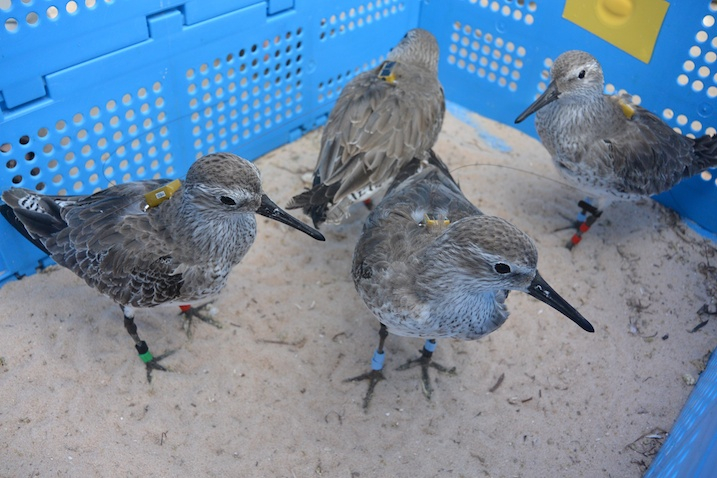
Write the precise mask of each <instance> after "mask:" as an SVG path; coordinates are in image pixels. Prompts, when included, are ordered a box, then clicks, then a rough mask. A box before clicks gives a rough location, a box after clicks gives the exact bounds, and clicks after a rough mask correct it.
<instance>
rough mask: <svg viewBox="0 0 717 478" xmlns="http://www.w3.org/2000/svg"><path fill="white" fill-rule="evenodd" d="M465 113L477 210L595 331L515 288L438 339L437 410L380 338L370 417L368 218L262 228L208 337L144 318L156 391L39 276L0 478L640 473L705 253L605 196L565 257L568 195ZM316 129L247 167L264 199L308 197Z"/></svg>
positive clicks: (464, 179)
mask: <svg viewBox="0 0 717 478" xmlns="http://www.w3.org/2000/svg"><path fill="white" fill-rule="evenodd" d="M459 116H461V117H463V121H461V120H458V119H457V118H456V116H454V115H451V114H449V115H448V116H447V118H446V123H445V126H444V130H443V132H442V133H441V137H440V139H439V141H438V144H437V146H436V150H437V152H438V153H439V155H440V156H441V157H442V158H443V159H444V160H445V161H446V163H447V164H448V165H449V166H450V168H451V169H452V170H453V173H454V176H455V177H456V178H457V179H458V180H459V182H460V183H461V185H462V187H463V190H464V192H465V193H466V195H467V196H468V197H469V198H470V199H471V200H472V201H473V202H474V203H475V204H476V205H478V206H479V207H480V208H481V209H482V210H483V211H484V212H485V213H487V214H492V215H498V216H502V217H504V218H506V219H508V220H510V221H511V222H512V223H513V224H515V225H517V226H518V227H520V228H521V229H523V230H524V231H525V232H527V233H528V234H530V235H531V236H532V237H533V238H534V239H535V241H536V243H537V246H538V250H539V253H540V258H539V262H538V264H539V268H540V271H541V274H542V275H543V277H544V278H545V279H546V280H547V281H548V282H549V283H550V284H551V285H552V286H553V287H554V288H555V289H556V290H557V291H558V292H559V293H560V294H561V295H562V296H563V297H565V298H566V299H567V300H569V301H570V302H571V303H572V304H573V305H574V306H576V307H577V308H578V309H579V310H580V311H581V312H582V314H583V315H584V316H585V317H586V318H588V319H589V320H590V321H591V322H592V323H593V325H594V326H595V328H596V332H595V333H594V334H588V333H585V332H583V331H582V330H581V329H579V328H578V327H577V326H575V324H573V323H572V322H570V321H569V320H567V319H566V318H564V317H562V316H560V315H559V314H558V313H557V312H555V311H553V310H552V309H549V308H548V307H547V306H545V305H544V304H542V303H541V302H538V301H536V300H534V299H532V298H531V297H528V296H527V295H525V294H520V293H517V292H516V293H512V294H511V295H510V297H509V298H508V305H509V308H510V310H511V317H510V318H509V320H508V321H507V322H506V324H505V325H504V326H503V327H502V328H501V329H499V330H498V331H496V332H495V333H493V334H492V335H490V336H488V337H486V338H484V339H482V340H480V341H476V342H461V341H453V340H442V341H439V343H438V349H437V351H436V354H435V360H436V361H439V362H441V363H443V364H446V365H455V366H456V367H457V369H458V373H457V375H456V376H442V375H438V374H435V373H434V375H433V380H434V388H435V391H434V394H433V398H432V400H431V401H428V400H426V398H425V397H424V396H423V394H422V393H421V386H420V380H419V375H420V372H419V370H417V369H412V370H409V371H401V372H399V371H396V370H395V368H396V367H397V366H398V365H399V364H402V363H404V362H405V361H406V360H407V359H409V358H413V357H415V356H417V354H418V349H420V347H421V346H422V341H421V340H419V339H408V338H402V337H397V336H391V337H389V339H388V341H387V359H386V370H385V374H386V376H387V380H386V381H384V382H381V383H380V384H379V385H378V386H377V389H376V395H375V397H374V399H373V402H372V404H371V407H370V409H369V411H368V413H366V412H364V410H363V409H362V408H361V400H362V397H363V395H364V392H365V388H366V383H365V382H364V383H345V382H344V379H345V378H347V377H352V376H355V375H357V374H359V373H362V372H364V371H366V370H368V367H369V360H370V357H371V354H372V352H373V349H374V348H375V346H376V344H377V339H378V334H377V331H378V322H377V321H376V320H375V319H374V318H373V316H372V315H371V314H370V312H369V311H368V309H366V308H365V306H364V305H363V303H362V302H361V300H360V298H359V297H358V295H357V293H356V292H355V290H354V287H353V283H352V281H351V278H350V275H349V271H350V263H351V255H352V252H353V247H354V244H355V242H356V238H357V237H358V234H359V232H360V229H361V224H362V221H363V219H364V218H365V216H366V212H365V210H364V209H363V208H362V207H358V208H356V209H355V214H354V215H353V216H352V218H351V221H350V222H349V223H347V224H345V225H343V226H340V227H333V228H332V227H324V228H323V230H324V232H325V233H326V236H327V242H326V243H320V242H316V241H313V240H311V239H310V238H308V237H307V236H304V235H302V234H300V233H298V232H296V231H294V230H291V229H289V228H287V227H285V226H283V225H280V224H277V223H275V222H273V221H269V220H268V219H264V218H260V219H259V220H258V222H259V232H258V238H257V242H256V243H255V244H254V246H253V248H252V249H251V251H250V252H249V254H248V255H247V257H246V258H245V259H244V261H243V262H242V263H241V264H240V265H239V266H237V267H236V268H235V269H234V272H233V274H232V276H231V278H230V280H229V284H228V286H227V287H226V289H225V290H224V291H223V293H222V294H221V295H220V296H219V297H218V298H217V300H216V301H215V302H214V305H215V307H216V309H217V311H216V317H217V319H218V320H219V321H220V322H221V323H222V324H223V328H221V329H216V328H214V327H212V326H209V325H206V324H198V325H196V326H195V327H194V328H193V337H192V338H188V337H187V335H186V334H185V332H184V331H183V330H182V321H181V319H180V317H178V315H177V312H178V311H177V310H176V309H174V308H168V307H167V308H163V307H159V308H155V309H147V310H140V311H138V313H137V323H138V327H139V330H140V334H141V335H142V337H143V338H144V339H146V340H147V341H148V342H149V344H150V346H151V347H152V349H153V350H154V351H155V353H161V352H163V351H165V350H169V349H177V352H176V353H175V354H174V355H172V356H171V357H169V358H167V359H166V361H165V362H164V364H165V365H167V366H168V367H170V368H171V370H172V373H155V377H154V380H153V381H152V383H151V384H148V383H147V381H146V379H145V372H144V367H143V366H142V364H141V362H140V361H139V360H138V358H137V356H136V353H135V351H134V348H133V347H132V342H131V339H130V338H129V337H128V336H127V334H126V332H125V330H124V327H123V326H122V320H121V318H122V316H121V313H120V310H119V308H118V307H117V306H116V305H115V304H114V303H113V302H112V301H111V300H109V299H107V298H106V297H104V296H102V295H100V294H99V293H97V292H96V291H94V290H92V289H90V288H89V287H87V286H85V284H84V282H83V281H81V280H80V279H78V278H77V277H75V276H74V275H73V274H72V273H70V272H68V271H67V270H64V269H60V268H57V267H53V268H50V269H48V270H47V271H45V272H43V273H40V274H36V275H33V276H31V277H27V278H26V279H24V280H22V281H18V282H13V283H10V284H7V285H6V286H4V287H3V288H2V289H0V303H1V304H2V308H0V356H1V357H2V364H1V365H0V438H1V439H0V476H2V477H25V476H40V477H42V476H85V477H94V476H137V477H140V476H141V477H144V476H221V477H225V476H248V477H253V476H272V477H273V476H276V477H313V476H328V477H374V476H376V477H378V476H381V477H385V476H396V477H418V476H421V477H423V476H425V477H432V476H454V477H463V476H465V477H479V476H489V477H539V476H554V477H575V476H586V477H600V476H610V477H636V476H640V475H641V473H642V472H643V471H644V469H645V467H646V466H647V465H649V463H650V461H651V460H652V458H653V456H654V454H655V453H656V451H657V450H658V449H659V447H660V445H661V443H662V442H663V441H664V438H661V437H664V435H665V433H666V431H669V430H670V428H671V427H672V425H673V423H674V421H675V419H676V417H677V414H678V413H679V411H680V410H681V408H682V406H683V404H684V402H685V400H686V399H687V397H688V395H689V393H690V391H691V389H692V385H691V383H692V382H691V380H694V379H696V378H697V377H698V374H699V371H700V362H701V361H702V360H703V359H704V358H705V357H706V354H708V352H709V351H710V350H711V349H713V348H714V347H715V344H716V343H717V320H710V321H709V323H708V324H707V325H705V326H704V327H702V328H700V329H699V330H698V331H696V332H691V330H692V329H693V328H695V326H697V325H698V324H700V323H701V322H703V321H705V320H706V319H708V318H709V316H707V315H700V314H698V310H700V308H701V307H702V306H703V305H704V304H711V305H712V306H713V307H714V304H715V296H716V294H715V292H716V291H717V274H716V273H715V270H714V269H713V268H712V267H714V266H715V265H717V256H716V250H717V249H716V246H715V244H714V243H712V242H710V241H708V240H706V239H704V238H702V237H701V236H699V235H698V234H696V233H695V232H693V231H692V230H690V229H689V228H688V227H687V226H685V225H684V223H682V222H681V221H680V220H679V218H678V217H677V216H676V215H675V214H674V213H672V212H670V211H668V210H666V209H665V208H663V207H662V206H660V205H659V204H657V203H655V202H653V201H642V202H641V203H616V204H614V205H613V206H611V207H610V208H609V209H608V210H607V211H606V212H605V214H604V215H603V217H602V218H601V219H600V221H598V223H597V224H596V225H595V227H594V228H593V229H592V230H590V231H589V232H588V234H587V235H586V237H585V240H584V241H583V242H582V243H581V244H580V245H579V246H578V247H577V248H576V249H575V250H574V251H572V252H570V251H568V250H567V249H566V248H565V247H564V244H565V243H566V242H567V240H568V239H569V237H570V235H571V232H570V231H568V230H562V231H558V230H559V229H561V228H563V227H566V226H568V225H569V223H570V222H571V220H572V219H573V218H574V216H575V214H576V212H577V210H576V209H577V208H576V202H577V200H578V199H580V198H582V195H581V193H580V192H578V191H575V190H573V189H571V188H568V187H566V186H564V185H562V184H560V183H559V182H556V180H557V179H558V175H557V173H556V172H555V170H554V169H553V166H552V163H551V162H550V159H549V157H548V154H547V152H546V151H545V150H544V149H543V148H542V146H540V144H539V143H538V142H537V141H535V140H534V139H532V138H529V137H527V136H525V135H523V134H521V133H519V132H517V131H515V130H513V129H511V128H509V127H507V126H503V125H500V124H496V123H494V122H491V121H488V120H485V119H483V118H481V117H479V116H477V115H473V114H459ZM319 139H320V131H314V132H312V133H310V134H308V135H307V136H305V137H304V138H302V139H301V140H299V141H297V142H295V143H293V144H290V145H287V146H285V147H282V148H280V149H277V150H276V151H273V152H272V153H270V154H268V155H266V156H265V157H263V158H261V159H259V160H258V161H257V164H258V166H259V168H260V169H261V170H262V171H263V176H264V188H265V190H266V192H267V193H268V194H269V195H270V196H271V197H272V198H273V199H274V200H275V201H276V202H277V203H279V204H282V205H283V204H286V202H287V200H288V199H289V197H290V196H291V195H292V194H294V193H296V192H298V191H300V190H302V188H303V187H304V183H303V182H302V175H305V173H307V172H308V171H310V170H312V169H313V166H314V161H315V158H316V156H317V153H318V149H319ZM239 153H240V152H239ZM490 165H497V166H490ZM299 217H301V218H302V219H306V218H305V217H303V216H301V215H300V213H299ZM556 231H557V232H556ZM646 435H647V436H648V437H646V438H642V437H644V436H646Z"/></svg>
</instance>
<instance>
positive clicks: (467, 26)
mask: <svg viewBox="0 0 717 478" xmlns="http://www.w3.org/2000/svg"><path fill="white" fill-rule="evenodd" d="M563 7H564V2H557V1H555V2H554V1H547V0H546V1H526V0H440V1H436V0H434V1H429V0H341V1H327V0H321V1H318V0H263V1H258V0H233V1H225V0H183V1H182V0H83V1H81V0H69V1H68V0H59V1H57V0H0V189H2V190H4V189H7V188H9V187H11V186H20V187H26V188H31V189H36V190H38V191H41V192H44V193H51V194H52V193H60V194H65V193H67V194H89V193H92V192H93V191H95V190H98V189H101V188H105V187H107V186H109V185H110V184H112V183H115V182H125V181H131V180H137V179H145V178H155V177H177V176H181V175H182V174H184V172H185V171H186V170H187V168H188V167H189V165H190V164H191V163H192V162H193V161H194V160H195V159H196V158H198V157H200V156H201V155H203V154H206V153H209V152H213V151H225V150H228V151H233V152H235V153H237V154H240V155H242V156H244V157H246V158H248V159H254V158H256V157H258V156H259V155H261V154H263V153H265V152H267V151H269V150H271V149H274V148H276V147H278V146H280V145H282V144H284V143H286V142H288V141H292V140H294V139H297V138H298V137H300V136H301V135H302V134H303V133H305V132H306V131H309V130H311V129H313V128H315V127H317V126H319V125H321V124H323V122H325V121H326V118H327V116H328V112H329V110H330V108H331V107H332V105H333V103H334V101H335V99H336V98H337V97H338V95H339V93H340V91H341V88H342V87H343V85H345V84H346V82H347V81H348V80H350V79H351V78H352V77H353V76H355V75H356V74H357V73H359V72H361V71H365V70H366V69H368V68H369V67H373V66H375V65H377V64H378V63H379V62H380V61H382V59H383V57H384V55H385V54H386V53H387V52H388V49H389V48H390V47H391V46H393V45H394V44H395V43H396V42H397V41H398V40H399V39H400V38H401V37H402V36H403V34H404V33H405V32H406V31H407V30H408V29H410V28H413V27H416V26H421V27H423V28H426V29H428V30H430V31H432V32H433V33H434V34H435V35H436V37H437V39H438V42H439V44H440V47H441V52H442V55H441V64H440V75H441V81H442V83H443V85H444V87H445V90H446V95H447V98H448V99H450V100H453V101H455V102H457V103H460V104H462V105H463V106H466V107H468V108H470V109H473V110H475V111H477V112H479V113H481V114H483V115H485V116H488V117H490V118H493V119H496V120H498V121H502V122H504V123H507V124H511V125H512V124H513V120H514V118H515V117H516V115H517V114H518V113H520V112H521V111H522V110H523V109H524V108H525V107H526V106H527V105H528V104H529V103H531V102H532V101H533V99H534V98H535V97H536V95H538V94H539V93H540V92H542V91H543V90H544V89H545V86H546V83H547V80H548V72H549V67H550V65H551V62H552V60H553V59H554V58H556V57H557V56H558V55H559V54H560V53H562V52H563V51H565V50H568V49H584V50H587V51H590V52H591V53H593V54H594V55H595V56H596V57H597V58H598V59H599V60H600V62H601V63H602V65H603V69H604V71H605V77H606V80H607V81H608V84H607V85H606V92H608V93H612V92H614V91H619V90H625V91H627V92H628V93H630V94H633V95H638V97H639V98H638V100H639V101H641V103H642V105H643V106H645V107H647V108H648V109H651V110H652V111H655V112H657V113H659V114H661V115H662V116H663V118H664V119H665V120H666V121H667V122H668V123H669V124H670V125H672V126H674V127H675V128H677V129H679V130H680V131H681V132H683V133H685V134H692V135H700V134H705V133H711V134H714V132H715V123H716V121H715V114H716V113H715V112H716V111H717V63H716V61H717V33H716V32H717V27H715V25H714V24H715V17H716V16H717V0H691V1H682V2H672V3H671V4H670V5H669V9H668V11H667V15H666V17H665V20H664V23H663V25H662V29H661V31H660V34H659V36H658V39H657V43H656V45H655V49H654V53H653V55H652V59H651V60H650V62H649V63H643V62H642V61H640V60H637V59H635V58H633V57H632V56H630V55H629V54H627V53H624V52H623V51H622V50H620V49H618V48H616V47H614V46H613V45H611V44H609V43H608V42H606V41H604V40H602V39H600V38H598V37H597V36H595V35H593V34H592V33H590V32H588V31H586V30H584V29H582V28H581V27H578V26H576V25H575V24H573V23H572V22H569V21H567V20H565V19H563V18H562V11H563ZM518 127H519V128H520V129H522V130H523V131H525V132H526V133H528V134H531V135H533V136H535V129H534V126H533V123H532V121H527V122H525V123H523V124H521V125H519V126H518ZM716 175H717V171H712V176H711V177H709V178H708V177H707V176H708V175H704V176H703V177H702V178H700V177H697V178H693V179H690V180H688V181H685V182H683V183H682V184H680V185H679V186H678V187H676V188H674V189H673V190H672V191H669V192H667V193H664V194H662V195H660V196H659V197H658V200H660V201H662V202H663V203H665V204H667V205H668V206H670V207H672V208H674V209H676V210H677V211H678V212H680V213H681V214H682V215H683V216H685V217H686V218H688V219H690V220H692V221H694V222H696V223H697V224H698V225H700V226H701V227H702V228H704V229H705V230H707V231H708V232H711V233H717V214H715V211H717V187H716V186H715V179H714V178H715V177H716ZM45 261H47V259H46V258H45V257H44V256H43V255H42V254H41V253H40V252H39V251H38V250H37V249H36V248H34V246H32V245H30V244H29V243H28V242H27V241H25V240H24V239H22V238H21V237H20V236H19V235H18V234H17V233H16V232H15V231H14V230H12V229H11V228H10V227H9V226H8V225H7V224H5V223H4V221H0V284H1V283H2V282H4V281H7V280H12V279H13V278H16V277H19V276H21V275H23V274H30V273H33V272H34V271H35V269H36V267H37V266H38V264H42V263H43V262H45ZM715 367H717V363H716V361H715V357H713V358H712V360H711V361H710V365H709V368H708V370H711V372H710V373H709V374H708V375H706V376H707V378H708V379H709V380H705V378H704V377H703V378H702V379H700V381H699V383H698V387H697V388H696V389H695V393H694V394H693V398H691V402H690V403H693V402H694V406H688V407H686V408H685V410H684V411H683V414H682V416H681V417H680V421H679V422H678V424H677V425H676V427H675V430H673V436H674V437H675V438H674V439H673V438H672V437H671V438H670V439H668V442H667V443H666V444H665V446H664V448H663V452H661V453H660V455H659V456H658V458H657V459H656V460H655V466H653V468H652V469H651V470H650V473H652V474H651V475H650V476H676V475H673V474H672V473H673V472H674V473H678V474H679V472H681V471H680V470H682V471H684V470H687V469H688V468H689V467H690V466H692V468H689V469H691V470H693V471H694V470H697V471H700V470H701V471H702V472H703V473H702V475H701V476H711V475H709V473H710V472H711V471H712V470H709V469H707V470H705V469H704V466H712V465H713V464H714V460H712V461H711V462H710V461H708V460H706V458H705V457H704V456H700V455H695V454H694V453H692V452H691V450H699V453H705V454H707V456H713V455H714V452H715V449H717V443H716V442H717V440H716V439H715V438H714V425H710V424H707V422H706V421H705V420H702V418H701V417H703V416H704V414H705V413H708V411H709V409H710V407H712V408H714V406H713V405H714V404H713V402H714V389H715V380H714V371H715ZM706 373H707V372H706ZM710 426H711V428H709V427H710ZM705 440H706V441H705ZM696 444H698V445H700V446H699V447H698V446H696ZM710 453H712V455H709V454H710ZM694 466H698V467H700V466H702V467H703V468H694ZM675 470H677V471H675ZM665 472H666V473H668V474H667V475H665V474H664V473H665ZM704 472H706V473H707V474H705V473H704Z"/></svg>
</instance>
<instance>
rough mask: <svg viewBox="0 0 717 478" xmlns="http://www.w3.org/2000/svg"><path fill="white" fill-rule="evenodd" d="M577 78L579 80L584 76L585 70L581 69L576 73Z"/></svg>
mask: <svg viewBox="0 0 717 478" xmlns="http://www.w3.org/2000/svg"><path fill="white" fill-rule="evenodd" d="M578 78H580V79H581V80H582V79H583V78H585V70H581V71H580V73H578Z"/></svg>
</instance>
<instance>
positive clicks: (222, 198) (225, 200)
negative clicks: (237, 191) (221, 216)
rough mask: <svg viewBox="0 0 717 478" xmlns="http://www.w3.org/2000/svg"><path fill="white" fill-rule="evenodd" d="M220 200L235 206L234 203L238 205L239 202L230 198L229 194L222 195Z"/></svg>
mask: <svg viewBox="0 0 717 478" xmlns="http://www.w3.org/2000/svg"><path fill="white" fill-rule="evenodd" d="M219 200H220V201H221V202H222V203H223V204H226V205H227V206H234V205H236V203H237V202H236V201H235V200H233V199H232V198H230V197H229V196H222V197H220V198H219Z"/></svg>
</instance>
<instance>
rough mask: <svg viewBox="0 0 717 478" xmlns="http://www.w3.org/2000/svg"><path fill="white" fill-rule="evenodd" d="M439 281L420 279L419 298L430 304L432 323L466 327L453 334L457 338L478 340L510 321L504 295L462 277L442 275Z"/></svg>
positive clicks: (478, 282)
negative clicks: (434, 320) (433, 320)
mask: <svg viewBox="0 0 717 478" xmlns="http://www.w3.org/2000/svg"><path fill="white" fill-rule="evenodd" d="M424 279H429V277H424ZM437 279H438V278H433V280H429V281H423V280H420V279H419V280H418V281H417V290H418V291H419V294H418V296H419V298H420V299H422V300H424V301H426V303H430V304H431V312H430V315H431V316H432V318H433V319H437V321H438V322H440V323H444V324H451V323H462V324H464V325H463V326H462V327H461V328H459V329H457V330H456V331H454V332H453V334H454V335H455V336H456V338H461V339H466V340H472V339H477V338H479V337H482V336H483V335H486V334H489V333H490V332H492V331H494V330H496V329H497V328H498V327H500V326H501V325H503V323H504V322H505V321H506V319H507V318H508V310H507V308H506V306H505V298H506V296H507V293H506V292H505V291H503V290H495V289H494V288H492V287H490V285H487V284H481V283H480V281H477V280H476V279H475V278H473V277H466V276H464V275H463V274H460V273H458V274H456V273H450V274H441V278H440V280H437ZM465 324H468V326H467V327H466V326H465Z"/></svg>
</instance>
